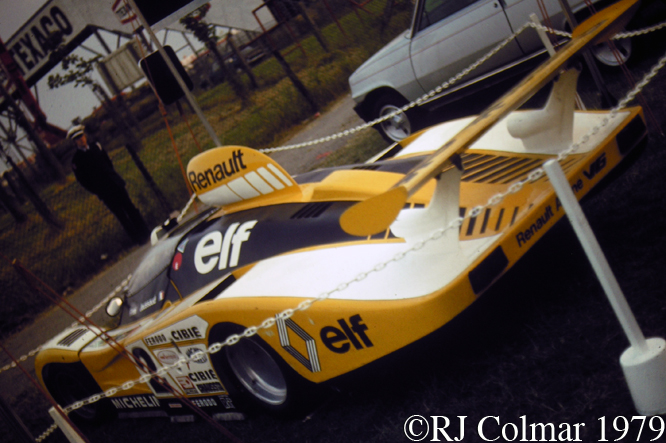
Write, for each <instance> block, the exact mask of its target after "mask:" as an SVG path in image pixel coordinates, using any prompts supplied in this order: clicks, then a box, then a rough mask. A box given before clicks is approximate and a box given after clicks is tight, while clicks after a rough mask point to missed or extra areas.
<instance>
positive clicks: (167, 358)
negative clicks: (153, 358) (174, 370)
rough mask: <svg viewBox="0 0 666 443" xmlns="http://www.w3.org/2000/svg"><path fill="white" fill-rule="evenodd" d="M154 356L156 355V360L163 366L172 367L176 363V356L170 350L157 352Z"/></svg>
mask: <svg viewBox="0 0 666 443" xmlns="http://www.w3.org/2000/svg"><path fill="white" fill-rule="evenodd" d="M155 355H157V359H158V360H159V361H160V362H161V363H162V364H165V365H172V364H174V363H176V362H177V361H178V354H176V353H175V352H173V351H172V350H170V349H165V350H162V351H157V352H156V353H155Z"/></svg>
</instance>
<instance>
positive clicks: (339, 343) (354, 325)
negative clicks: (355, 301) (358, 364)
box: [319, 314, 372, 354]
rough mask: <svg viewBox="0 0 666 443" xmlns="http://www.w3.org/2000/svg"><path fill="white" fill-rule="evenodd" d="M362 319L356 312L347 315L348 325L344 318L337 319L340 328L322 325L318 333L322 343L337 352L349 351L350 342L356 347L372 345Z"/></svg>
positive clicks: (361, 347)
mask: <svg viewBox="0 0 666 443" xmlns="http://www.w3.org/2000/svg"><path fill="white" fill-rule="evenodd" d="M362 321H363V319H362V318H361V316H360V315H358V314H356V315H352V316H351V317H349V325H348V324H347V322H346V321H345V319H344V318H341V319H340V320H338V324H339V325H340V329H338V328H336V327H333V326H324V327H323V328H322V329H321V332H320V334H319V335H320V337H321V341H322V343H324V346H326V347H327V348H328V349H330V350H331V351H333V352H335V353H338V354H344V353H345V352H347V351H349V349H350V348H351V346H350V343H351V344H352V345H353V346H354V348H356V349H363V345H365V347H366V348H370V347H372V342H371V341H370V339H369V338H368V336H367V335H366V333H365V331H367V330H368V327H367V326H366V325H365V324H363V323H361V322H362ZM350 325H351V326H350ZM356 336H358V338H357V337H356ZM359 339H360V341H359ZM361 342H363V344H361Z"/></svg>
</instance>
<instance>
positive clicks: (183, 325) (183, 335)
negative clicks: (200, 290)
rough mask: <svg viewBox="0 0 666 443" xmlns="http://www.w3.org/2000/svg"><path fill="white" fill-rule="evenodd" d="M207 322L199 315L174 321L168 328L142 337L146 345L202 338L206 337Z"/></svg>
mask: <svg viewBox="0 0 666 443" xmlns="http://www.w3.org/2000/svg"><path fill="white" fill-rule="evenodd" d="M207 330H208V322H206V321H205V320H204V319H202V318H201V317H199V316H197V315H195V316H194V317H190V318H186V319H185V320H182V321H179V322H178V323H174V324H173V325H171V326H169V327H168V328H165V329H162V330H161V331H159V332H156V333H155V334H151V335H149V336H147V337H146V338H144V339H143V340H144V341H145V342H146V344H147V345H148V346H158V345H163V344H167V343H180V342H182V341H192V340H202V339H204V338H206V331H207Z"/></svg>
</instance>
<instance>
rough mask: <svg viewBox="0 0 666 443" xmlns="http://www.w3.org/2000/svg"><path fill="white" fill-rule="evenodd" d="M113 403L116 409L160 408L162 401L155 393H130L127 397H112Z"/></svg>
mask: <svg viewBox="0 0 666 443" xmlns="http://www.w3.org/2000/svg"><path fill="white" fill-rule="evenodd" d="M110 400H111V404H113V406H114V407H115V408H116V409H147V408H159V407H160V402H159V400H158V399H157V397H155V396H154V395H130V396H127V397H120V398H111V399H110Z"/></svg>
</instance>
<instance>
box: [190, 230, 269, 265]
mask: <svg viewBox="0 0 666 443" xmlns="http://www.w3.org/2000/svg"><path fill="white" fill-rule="evenodd" d="M256 224H257V220H251V221H247V222H245V223H243V224H240V223H232V224H231V225H230V226H229V227H228V228H227V230H226V232H225V233H224V235H222V233H221V232H220V231H213V232H209V233H208V234H206V235H204V236H203V237H202V238H201V240H199V243H197V247H196V249H195V250H194V267H195V268H196V270H197V272H198V273H199V274H208V273H209V272H210V271H212V270H213V269H214V268H215V267H216V266H217V269H218V270H222V269H226V268H227V267H230V268H233V267H235V266H238V261H239V259H240V254H241V246H242V245H243V243H245V242H246V241H248V240H249V239H250V230H251V229H252V228H254V226H255V225H256Z"/></svg>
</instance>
